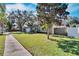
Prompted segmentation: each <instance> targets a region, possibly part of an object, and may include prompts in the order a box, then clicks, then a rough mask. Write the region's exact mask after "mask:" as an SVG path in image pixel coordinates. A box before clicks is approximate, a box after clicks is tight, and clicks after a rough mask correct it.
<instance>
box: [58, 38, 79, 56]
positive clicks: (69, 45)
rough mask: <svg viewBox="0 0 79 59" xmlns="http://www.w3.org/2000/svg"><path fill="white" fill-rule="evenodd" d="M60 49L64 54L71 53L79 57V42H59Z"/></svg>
mask: <svg viewBox="0 0 79 59" xmlns="http://www.w3.org/2000/svg"><path fill="white" fill-rule="evenodd" d="M58 46H59V48H61V49H62V50H63V51H64V52H69V53H72V54H76V55H79V41H75V40H70V41H66V40H64V41H60V42H58Z"/></svg>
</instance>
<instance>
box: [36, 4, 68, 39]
mask: <svg viewBox="0 0 79 59" xmlns="http://www.w3.org/2000/svg"><path fill="white" fill-rule="evenodd" d="M67 7H68V4H66V3H50V4H49V3H38V5H37V16H38V19H39V20H40V21H41V22H42V23H43V24H47V38H48V39H49V35H50V28H51V27H52V25H53V24H58V23H59V18H64V17H65V18H66V16H67V15H68V14H69V12H67V11H66V9H67ZM57 16H59V18H58V17H57Z"/></svg>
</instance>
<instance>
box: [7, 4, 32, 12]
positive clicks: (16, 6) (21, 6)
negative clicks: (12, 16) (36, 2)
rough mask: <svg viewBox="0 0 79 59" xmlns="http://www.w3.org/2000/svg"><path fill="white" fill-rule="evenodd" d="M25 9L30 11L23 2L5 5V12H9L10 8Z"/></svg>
mask: <svg viewBox="0 0 79 59" xmlns="http://www.w3.org/2000/svg"><path fill="white" fill-rule="evenodd" d="M17 9H19V10H27V11H30V10H31V8H30V7H28V6H25V5H24V4H7V5H6V12H10V11H12V10H17Z"/></svg>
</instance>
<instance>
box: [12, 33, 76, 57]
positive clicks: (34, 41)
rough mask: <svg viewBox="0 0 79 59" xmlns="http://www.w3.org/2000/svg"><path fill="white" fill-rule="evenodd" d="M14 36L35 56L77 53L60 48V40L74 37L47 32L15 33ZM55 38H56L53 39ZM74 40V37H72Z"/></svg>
mask: <svg viewBox="0 0 79 59" xmlns="http://www.w3.org/2000/svg"><path fill="white" fill-rule="evenodd" d="M13 35H14V37H15V38H16V39H17V40H18V41H19V42H20V43H21V44H22V45H23V46H24V47H25V48H26V49H27V50H28V51H29V52H30V53H32V55H34V56H75V55H76V54H72V53H68V52H64V51H63V49H62V48H59V45H58V42H57V41H55V40H58V41H62V40H70V39H72V38H68V37H63V36H54V37H52V36H51V37H50V38H51V39H52V40H48V39H47V37H46V34H13ZM53 39H55V40H53ZM72 40H73V39H72Z"/></svg>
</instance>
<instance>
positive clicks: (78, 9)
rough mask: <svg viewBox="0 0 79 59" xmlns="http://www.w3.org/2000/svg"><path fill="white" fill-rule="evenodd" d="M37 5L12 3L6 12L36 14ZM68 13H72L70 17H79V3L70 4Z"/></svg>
mask: <svg viewBox="0 0 79 59" xmlns="http://www.w3.org/2000/svg"><path fill="white" fill-rule="evenodd" d="M36 6H37V4H36V3H23V4H16V3H10V4H6V12H10V11H12V10H17V9H20V10H27V11H30V10H33V11H35V13H36ZM67 11H69V12H70V16H75V17H79V3H70V4H69V5H68V9H67Z"/></svg>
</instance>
